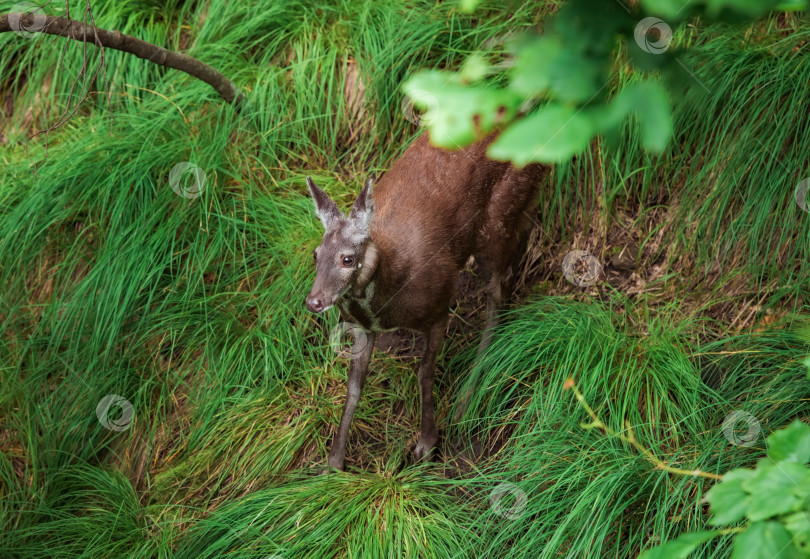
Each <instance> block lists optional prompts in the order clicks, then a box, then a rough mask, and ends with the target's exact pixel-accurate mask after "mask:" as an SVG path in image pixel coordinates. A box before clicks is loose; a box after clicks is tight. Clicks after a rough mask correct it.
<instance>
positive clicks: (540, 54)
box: [509, 37, 562, 98]
mask: <svg viewBox="0 0 810 559" xmlns="http://www.w3.org/2000/svg"><path fill="white" fill-rule="evenodd" d="M561 50H562V45H561V43H560V40H559V39H558V38H556V37H538V38H536V39H534V40H532V41H529V42H526V43H523V44H522V45H521V46H520V47H519V48H518V51H517V52H516V56H515V65H514V66H512V68H511V69H510V71H509V73H510V75H511V77H512V81H511V83H510V84H509V87H510V88H512V89H513V90H515V91H516V92H517V93H519V94H520V95H522V96H523V97H528V98H532V97H537V96H538V95H540V94H541V93H544V92H545V91H546V90H547V89H548V88H549V87H551V62H552V60H554V58H555V57H556V56H557V54H558V53H559V52H560V51H561Z"/></svg>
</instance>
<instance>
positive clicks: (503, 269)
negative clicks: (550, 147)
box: [453, 165, 546, 422]
mask: <svg viewBox="0 0 810 559" xmlns="http://www.w3.org/2000/svg"><path fill="white" fill-rule="evenodd" d="M545 172H546V171H545V170H544V168H543V167H541V166H540V165H528V166H526V167H524V168H523V169H522V170H517V169H514V168H510V169H509V171H507V172H506V174H505V175H504V177H503V179H501V181H499V182H498V183H497V184H496V185H495V187H494V188H493V191H492V197H491V198H490V202H489V205H488V206H487V216H486V219H485V222H484V227H483V232H482V235H481V237H480V239H479V242H478V244H477V247H476V251H475V253H474V257H475V261H476V262H477V263H478V270H479V275H480V276H481V279H482V280H483V281H484V285H485V289H486V293H487V311H486V312H487V315H486V316H487V321H486V324H485V326H484V332H483V333H482V334H481V342H480V343H479V344H478V356H479V357H480V356H481V354H482V353H483V352H484V351H485V350H486V349H487V347H489V344H490V343H491V342H492V336H493V334H494V330H495V327H496V326H497V325H498V322H499V316H498V313H499V312H500V310H501V306H502V305H503V300H504V297H509V296H510V295H511V293H512V290H513V289H514V286H515V282H516V280H517V277H518V268H519V266H520V260H521V258H522V257H523V254H524V253H525V252H526V245H527V243H528V240H529V233H531V230H532V225H533V224H534V222H533V220H532V217H531V213H532V208H533V206H534V202H535V199H536V194H537V188H538V186H539V183H540V181H541V180H542V178H543V176H544V174H545ZM471 391H472V387H470V388H468V389H467V390H466V391H465V392H464V393H463V394H462V395H461V397H460V399H459V402H458V404H457V405H456V408H455V413H454V414H453V420H454V421H455V422H459V421H460V420H461V418H462V417H463V415H464V413H465V412H466V411H467V407H468V406H469V401H470V397H471V396H472V393H471Z"/></svg>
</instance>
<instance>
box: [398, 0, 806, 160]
mask: <svg viewBox="0 0 810 559" xmlns="http://www.w3.org/2000/svg"><path fill="white" fill-rule="evenodd" d="M478 3H479V2H478V1H477V0H463V1H462V5H461V7H462V9H463V10H466V11H472V10H473V9H475V8H476V7H477V5H478ZM808 7H809V4H808V2H807V0H789V1H785V2H779V0H706V1H703V2H701V1H688V2H683V1H679V0H641V1H640V2H625V1H624V0H616V1H608V2H605V1H604V0H569V1H568V2H565V3H564V4H563V5H562V7H561V8H560V9H559V11H558V12H557V13H556V14H555V15H554V16H553V17H552V18H551V19H550V21H548V22H546V23H545V31H544V33H543V34H542V35H536V34H524V35H522V36H518V37H516V38H514V39H513V40H510V41H509V42H508V43H507V51H508V53H509V55H511V59H509V60H507V63H506V64H504V63H500V64H489V63H488V62H487V59H486V57H485V56H484V55H483V54H482V53H477V54H475V55H473V56H471V57H470V58H469V59H468V60H467V61H466V63H465V64H464V66H463V67H462V69H461V70H460V71H459V72H450V71H443V70H424V71H421V72H418V73H416V74H414V75H413V76H412V77H411V78H410V79H408V80H407V81H406V82H405V83H404V84H403V90H404V92H405V93H406V95H407V96H408V97H409V98H410V99H411V101H412V102H413V104H414V105H415V106H416V107H418V108H420V109H422V110H424V111H426V113H425V122H426V123H427V124H428V126H429V130H430V137H431V141H432V142H433V143H434V144H436V145H438V146H442V147H446V148H451V149H454V148H458V147H463V146H465V145H468V144H470V143H472V142H473V141H475V139H476V138H478V137H480V136H482V135H485V134H487V133H489V132H491V131H493V130H495V129H502V130H503V131H502V133H501V135H500V137H499V138H498V139H497V140H496V141H495V142H493V143H492V144H491V146H490V147H489V150H488V152H487V154H488V155H489V157H491V158H493V159H498V160H504V161H512V162H514V163H515V164H516V165H519V166H522V165H526V164H528V163H532V162H539V163H558V162H563V161H567V160H569V159H570V158H571V157H573V156H575V155H577V154H579V153H581V152H583V151H584V150H585V149H586V148H587V147H588V146H589V144H590V142H591V140H592V139H593V138H594V137H596V136H598V135H603V136H604V137H605V139H606V140H607V141H608V142H609V143H616V141H617V140H618V138H619V137H620V133H621V130H622V126H623V125H624V122H625V121H626V120H627V119H629V118H632V117H633V116H635V117H637V120H638V122H639V124H640V126H641V139H642V144H643V146H644V148H645V149H647V150H648V151H650V152H654V153H661V152H662V151H663V150H664V149H665V147H666V145H667V143H668V141H669V139H670V137H671V136H672V133H673V118H672V111H671V106H670V95H671V94H673V93H675V94H678V92H680V91H683V90H684V84H688V83H690V82H693V81H694V80H695V79H696V78H695V77H694V76H693V74H692V73H691V72H690V71H689V70H688V69H687V68H686V67H685V66H684V65H683V62H681V61H680V59H679V57H678V55H679V54H680V53H681V52H683V51H682V50H680V51H679V50H677V49H675V48H670V47H671V42H672V35H673V32H672V29H673V28H675V29H677V28H678V26H679V25H681V24H683V23H684V22H686V21H689V20H690V19H698V18H699V19H700V21H701V22H708V23H712V22H724V23H734V22H740V21H751V20H753V19H756V18H760V17H762V16H765V15H767V14H768V13H770V12H771V11H774V10H778V11H799V10H803V9H806V8H808ZM662 18H664V19H662ZM617 59H618V60H622V61H623V62H626V64H628V65H632V66H633V67H634V68H635V69H636V70H637V71H638V72H637V73H636V77H634V78H633V80H634V81H631V83H628V84H626V85H625V86H624V87H622V88H621V89H620V90H619V91H618V92H617V93H615V95H613V96H612V97H610V98H609V95H610V94H611V84H612V83H613V81H614V79H613V76H612V75H611V68H612V67H613V65H614V64H615V61H616V60H617ZM503 72H505V73H506V75H505V76H503V74H502V73H503ZM492 76H495V77H498V76H503V77H504V78H505V79H502V80H500V81H499V80H497V79H496V80H485V78H490V77H492ZM638 76H643V77H641V78H638ZM493 82H498V83H501V82H506V85H505V86H496V85H493ZM665 85H666V87H665ZM701 85H702V84H701ZM703 87H705V86H703Z"/></svg>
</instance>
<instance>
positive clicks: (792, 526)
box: [783, 511, 810, 555]
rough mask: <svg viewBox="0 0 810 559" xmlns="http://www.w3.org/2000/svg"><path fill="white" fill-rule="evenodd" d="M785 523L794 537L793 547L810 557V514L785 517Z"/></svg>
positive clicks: (803, 513)
mask: <svg viewBox="0 0 810 559" xmlns="http://www.w3.org/2000/svg"><path fill="white" fill-rule="evenodd" d="M783 522H784V524H785V528H787V531H788V532H790V535H791V536H792V537H793V545H795V546H796V548H797V549H799V550H801V551H802V552H803V553H804V554H805V555H810V512H807V511H801V512H796V513H793V514H791V515H790V516H787V517H785V518H784V519H783Z"/></svg>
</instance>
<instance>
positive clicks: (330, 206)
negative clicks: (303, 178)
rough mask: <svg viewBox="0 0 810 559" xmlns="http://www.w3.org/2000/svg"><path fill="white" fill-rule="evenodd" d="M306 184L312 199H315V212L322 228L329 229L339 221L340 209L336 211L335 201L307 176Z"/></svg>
mask: <svg viewBox="0 0 810 559" xmlns="http://www.w3.org/2000/svg"><path fill="white" fill-rule="evenodd" d="M307 186H308V187H309V192H310V193H311V194H312V199H313V200H315V213H316V214H317V215H318V219H320V220H321V223H323V228H324V229H326V230H327V231H330V230H332V229H334V228H335V227H337V225H338V223H339V222H340V211H338V208H337V204H335V201H334V200H332V199H331V198H330V197H329V195H328V194H327V193H326V192H324V191H323V190H321V189H320V188H318V187H317V186H316V185H315V183H314V182H312V178H310V177H307Z"/></svg>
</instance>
